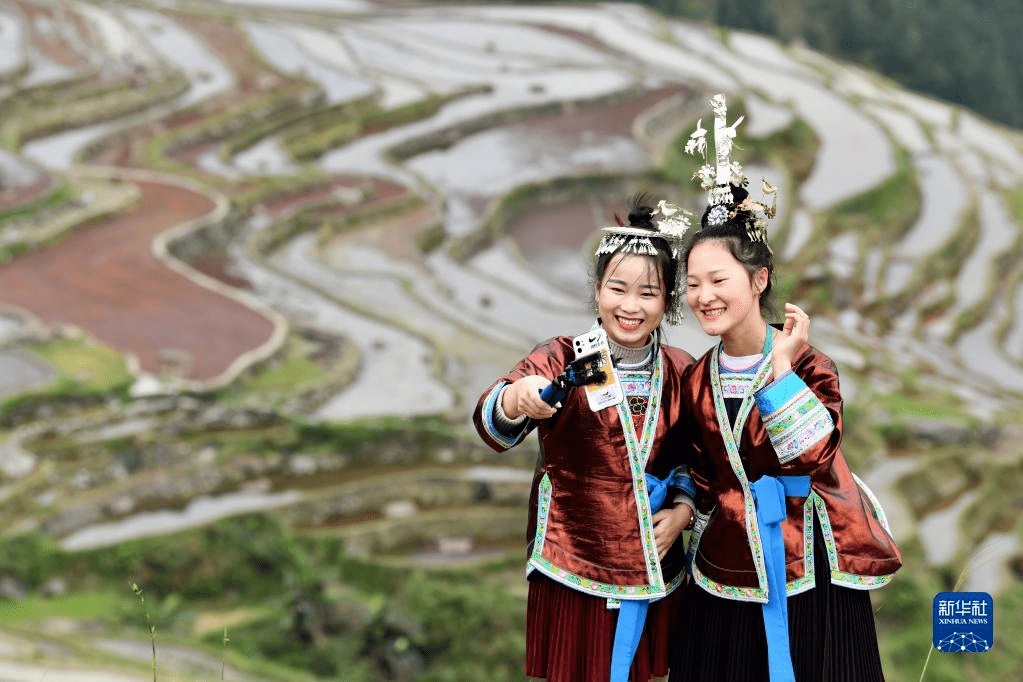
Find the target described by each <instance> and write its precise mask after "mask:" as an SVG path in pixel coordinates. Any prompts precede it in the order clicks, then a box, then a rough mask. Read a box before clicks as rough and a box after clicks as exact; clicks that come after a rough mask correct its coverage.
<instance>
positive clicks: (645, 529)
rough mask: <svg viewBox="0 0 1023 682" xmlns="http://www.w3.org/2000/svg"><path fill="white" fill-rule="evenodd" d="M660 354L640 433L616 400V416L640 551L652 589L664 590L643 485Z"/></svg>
mask: <svg viewBox="0 0 1023 682" xmlns="http://www.w3.org/2000/svg"><path fill="white" fill-rule="evenodd" d="M663 364H664V363H663V357H662V355H661V354H658V355H657V360H656V362H655V363H654V368H653V373H652V375H651V378H650V381H651V385H650V394H649V395H650V404H649V405H648V406H647V411H646V417H645V419H644V421H643V430H642V435H640V436H639V437H637V435H636V429H635V427H634V426H633V424H632V418H631V417H630V416H629V412H628V409H627V408H626V406H625V405H624V404H623V403H618V405H617V408H618V419H619V421H621V423H622V430H623V431H624V432H625V447H626V448H627V449H628V451H629V466H630V468H631V470H632V489H633V495H634V496H635V498H636V509H637V510H638V513H639V531H640V536H641V538H642V540H643V553H644V556H645V557H646V567H647V576H648V577H649V579H650V584H651V585H652V586H654V588H655V589H659V590H663V586H664V578H663V577H662V576H661V562H660V560H659V559H658V558H657V543H656V542H655V541H654V523H653V514H652V512H651V511H650V497H649V493H648V492H647V489H646V463H647V459H649V458H650V450H651V448H652V447H653V440H654V433H656V431H657V421H658V419H659V418H660V413H661V384H662V380H663Z"/></svg>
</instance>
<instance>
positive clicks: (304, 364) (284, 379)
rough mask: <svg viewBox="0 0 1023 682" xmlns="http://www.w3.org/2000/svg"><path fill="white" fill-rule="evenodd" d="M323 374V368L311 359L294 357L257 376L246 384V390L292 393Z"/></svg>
mask: <svg viewBox="0 0 1023 682" xmlns="http://www.w3.org/2000/svg"><path fill="white" fill-rule="evenodd" d="M323 373H324V370H323V368H322V367H320V366H319V365H317V364H316V363H315V362H314V361H312V360H310V359H309V358H306V357H302V356H298V355H292V356H289V357H287V358H285V359H284V360H283V361H282V362H281V363H280V364H279V365H276V366H274V367H271V368H268V369H266V370H264V371H262V372H260V373H258V374H256V375H255V376H254V377H253V378H252V379H251V380H250V381H247V382H246V383H245V388H246V390H249V391H255V392H260V393H262V392H268V393H269V392H272V393H283V392H292V391H295V390H298V389H299V388H300V387H301V386H303V385H304V384H306V383H309V382H313V381H315V380H316V379H318V378H320V377H322V376H323Z"/></svg>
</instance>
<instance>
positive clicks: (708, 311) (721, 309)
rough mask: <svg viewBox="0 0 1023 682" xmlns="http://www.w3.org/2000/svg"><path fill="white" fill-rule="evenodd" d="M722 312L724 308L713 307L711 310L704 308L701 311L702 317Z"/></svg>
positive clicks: (713, 315) (715, 315) (714, 315)
mask: <svg viewBox="0 0 1023 682" xmlns="http://www.w3.org/2000/svg"><path fill="white" fill-rule="evenodd" d="M723 312H725V309H724V308H714V309H713V310H704V311H703V316H704V317H717V316H718V315H720V314H721V313H723Z"/></svg>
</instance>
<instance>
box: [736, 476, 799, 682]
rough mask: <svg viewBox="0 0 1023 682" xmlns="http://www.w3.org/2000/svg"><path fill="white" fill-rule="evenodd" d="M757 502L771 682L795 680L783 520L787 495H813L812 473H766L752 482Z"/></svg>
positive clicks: (765, 628)
mask: <svg viewBox="0 0 1023 682" xmlns="http://www.w3.org/2000/svg"><path fill="white" fill-rule="evenodd" d="M750 490H751V491H752V492H753V499H754V500H755V501H756V503H757V522H758V524H759V525H760V539H761V541H762V542H763V543H764V559H765V560H766V562H767V590H768V601H767V603H766V604H764V607H763V608H764V630H765V631H766V632H767V660H768V663H769V665H770V667H769V669H770V680H771V682H794V681H795V673H793V671H792V655H791V654H790V653H789V614H788V598H787V597H786V594H785V541H784V538H783V537H782V532H781V522H782V521H784V520H785V497H786V496H788V497H806V496H807V495H809V494H810V477H809V476H779V477H778V478H773V477H771V476H762V477H761V478H759V479H758V480H756V481H754V482H753V483H751V484H750Z"/></svg>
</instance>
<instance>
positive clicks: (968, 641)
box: [932, 592, 995, 653]
mask: <svg viewBox="0 0 1023 682" xmlns="http://www.w3.org/2000/svg"><path fill="white" fill-rule="evenodd" d="M994 611H995V603H994V600H993V599H991V595H990V594H988V593H987V592H939V593H938V594H936V595H934V627H933V630H932V633H933V634H932V641H933V643H934V648H935V649H937V650H938V651H945V652H948V653H971V652H972V653H982V652H984V651H989V650H990V649H991V647H992V646H993V645H994V643H995V624H994V622H995V621H994Z"/></svg>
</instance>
